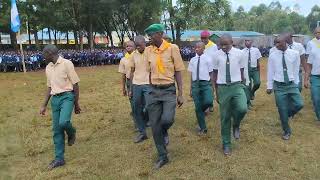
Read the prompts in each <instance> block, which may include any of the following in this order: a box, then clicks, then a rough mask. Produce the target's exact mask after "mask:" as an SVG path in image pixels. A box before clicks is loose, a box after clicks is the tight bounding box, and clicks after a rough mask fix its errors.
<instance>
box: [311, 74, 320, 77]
mask: <svg viewBox="0 0 320 180" xmlns="http://www.w3.org/2000/svg"><path fill="white" fill-rule="evenodd" d="M311 76H314V77H317V78H320V75H312V74H311Z"/></svg>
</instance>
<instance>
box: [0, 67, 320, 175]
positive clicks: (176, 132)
mask: <svg viewBox="0 0 320 180" xmlns="http://www.w3.org/2000/svg"><path fill="white" fill-rule="evenodd" d="M264 67H265V62H264V66H263V71H264V72H263V74H265V68H264ZM76 70H77V72H78V74H79V76H80V78H81V82H80V91H81V94H80V105H81V107H82V113H81V114H80V115H74V116H73V117H74V118H73V123H74V125H75V126H76V128H77V141H76V144H75V145H74V146H72V147H67V148H66V154H65V157H66V163H67V164H66V166H64V167H62V168H58V169H55V170H53V171H47V170H46V168H47V165H48V163H49V162H50V161H51V160H52V158H53V142H52V131H51V117H50V110H48V112H49V114H48V115H46V116H45V117H41V116H39V115H38V111H39V107H40V105H41V103H42V101H43V98H44V93H45V89H46V80H45V74H44V72H43V71H41V72H32V73H27V74H26V75H24V74H23V73H19V74H17V73H1V74H0V179H1V180H2V179H3V180H10V179H39V180H43V179H92V180H95V179H112V180H113V179H114V180H116V179H130V180H131V179H228V180H238V179H243V180H247V179H253V180H256V179H281V180H285V179H288V180H292V179H299V180H300V179H304V180H306V179H315V180H316V179H320V171H319V169H320V153H319V151H320V140H319V138H320V125H319V124H317V123H316V122H315V115H314V113H313V111H312V104H311V100H310V93H309V90H306V89H304V90H303V97H304V103H305V107H304V109H303V110H302V111H301V112H300V113H299V114H298V115H296V117H294V120H293V121H292V122H291V126H292V128H293V135H292V137H291V139H290V141H283V140H282V139H281V133H282V132H281V127H280V121H279V118H278V112H277V109H276V107H275V103H274V96H273V95H267V94H266V93H265V87H266V86H265V78H264V77H265V75H264V77H263V85H262V87H261V89H260V90H259V91H258V93H257V95H256V100H255V101H254V108H253V109H252V110H250V111H249V113H248V114H247V116H246V117H245V119H244V121H243V123H242V126H241V138H240V140H239V141H233V145H232V146H233V153H232V156H230V157H225V156H224V155H223V153H222V150H221V142H220V120H219V113H218V112H219V108H218V106H217V105H216V104H215V110H214V113H212V114H211V115H210V116H209V117H208V118H207V124H208V127H209V133H208V135H207V137H199V136H197V134H196V132H195V128H196V119H195V113H194V105H193V102H192V99H191V98H190V97H189V96H188V94H189V81H190V80H189V75H188V73H187V72H184V83H185V84H184V96H185V99H186V102H185V104H184V105H183V107H182V108H180V109H177V114H176V120H175V124H174V126H173V127H172V128H171V129H170V131H169V133H170V145H169V147H168V150H169V153H170V154H169V157H170V163H169V164H168V165H166V166H164V167H163V168H162V169H161V170H159V171H155V170H153V163H154V162H155V160H156V150H155V147H154V144H153V140H152V137H151V132H150V129H148V135H149V140H147V141H145V142H144V143H142V144H134V143H133V139H134V137H135V136H136V133H135V132H134V129H133V124H132V119H131V117H130V115H129V113H130V109H129V104H128V100H127V98H126V97H123V96H121V93H120V91H119V89H120V86H119V82H120V77H119V74H118V73H117V66H103V67H89V68H78V69H76Z"/></svg>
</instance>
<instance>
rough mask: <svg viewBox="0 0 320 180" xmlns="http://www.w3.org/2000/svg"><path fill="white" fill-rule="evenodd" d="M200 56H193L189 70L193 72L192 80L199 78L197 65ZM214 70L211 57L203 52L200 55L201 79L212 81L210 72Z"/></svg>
mask: <svg viewBox="0 0 320 180" xmlns="http://www.w3.org/2000/svg"><path fill="white" fill-rule="evenodd" d="M198 60H199V56H198V55H196V56H195V57H193V58H191V60H190V62H189V66H188V71H189V72H191V74H192V81H196V80H197V66H198ZM212 71H213V64H212V61H211V58H210V57H209V56H208V55H207V54H202V55H201V56H200V64H199V80H204V81H210V75H209V73H210V72H212Z"/></svg>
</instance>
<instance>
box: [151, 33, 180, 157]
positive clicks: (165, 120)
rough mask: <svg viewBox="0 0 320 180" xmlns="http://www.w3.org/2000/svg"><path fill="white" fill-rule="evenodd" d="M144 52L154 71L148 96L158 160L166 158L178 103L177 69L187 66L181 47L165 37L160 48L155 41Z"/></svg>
mask: <svg viewBox="0 0 320 180" xmlns="http://www.w3.org/2000/svg"><path fill="white" fill-rule="evenodd" d="M146 31H147V30H146ZM145 53H146V58H147V60H148V61H149V64H150V72H151V80H150V81H151V86H150V92H149V93H148V94H147V98H146V100H147V110H148V114H149V121H150V122H151V129H152V134H153V139H154V142H155V145H156V148H157V151H158V156H159V158H158V160H159V161H167V160H168V157H167V154H168V151H167V148H166V143H168V137H169V135H168V130H169V128H170V127H171V126H172V124H173V123H174V117H175V112H176V105H177V97H176V86H175V72H177V71H183V70H184V69H185V67H184V64H183V60H182V57H181V54H180V50H179V47H178V46H177V45H175V44H171V43H168V42H166V41H165V40H163V42H162V44H161V46H160V47H159V48H157V47H156V46H153V45H152V46H150V48H148V50H147V51H146V50H145Z"/></svg>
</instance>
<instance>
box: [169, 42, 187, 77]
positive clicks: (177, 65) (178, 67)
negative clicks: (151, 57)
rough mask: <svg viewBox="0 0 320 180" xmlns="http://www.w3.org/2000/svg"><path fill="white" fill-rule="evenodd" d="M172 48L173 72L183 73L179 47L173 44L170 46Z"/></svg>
mask: <svg viewBox="0 0 320 180" xmlns="http://www.w3.org/2000/svg"><path fill="white" fill-rule="evenodd" d="M171 48H172V54H171V55H172V58H173V65H174V71H183V70H184V69H185V67H184V64H183V60H182V57H181V54H180V50H179V47H178V46H177V45H175V44H172V45H171Z"/></svg>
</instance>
